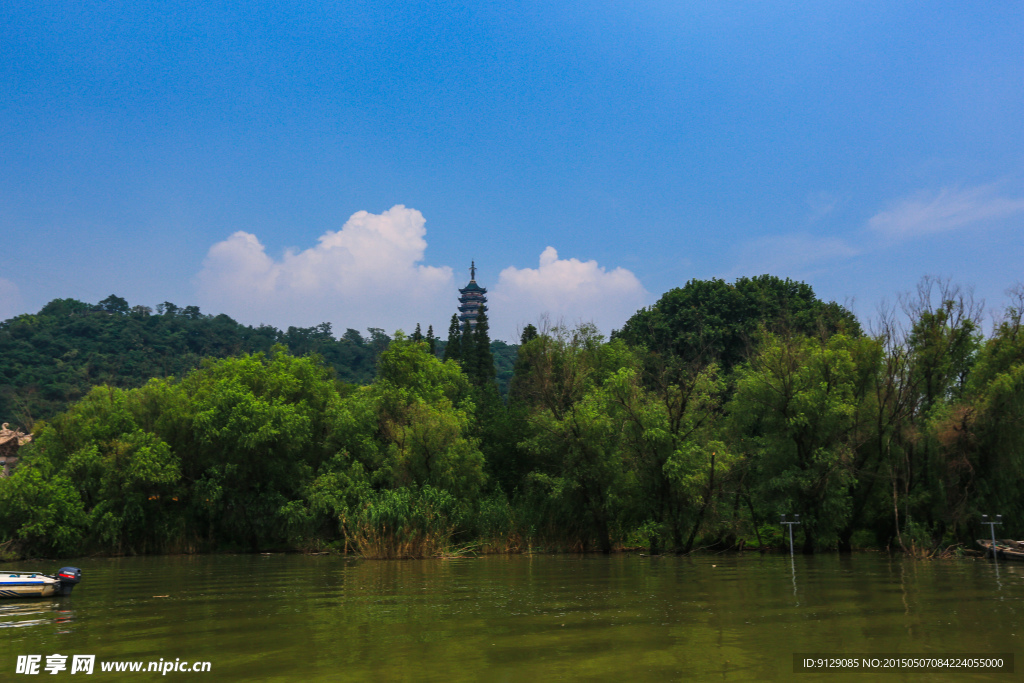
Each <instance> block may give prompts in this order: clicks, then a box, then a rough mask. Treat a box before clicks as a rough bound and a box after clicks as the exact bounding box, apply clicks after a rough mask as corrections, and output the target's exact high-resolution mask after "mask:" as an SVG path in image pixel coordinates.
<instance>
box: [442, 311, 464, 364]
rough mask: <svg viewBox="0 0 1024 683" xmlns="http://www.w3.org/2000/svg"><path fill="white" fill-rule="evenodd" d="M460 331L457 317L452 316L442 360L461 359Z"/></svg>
mask: <svg viewBox="0 0 1024 683" xmlns="http://www.w3.org/2000/svg"><path fill="white" fill-rule="evenodd" d="M461 337H462V330H461V329H460V328H459V316H457V315H455V314H454V313H453V314H452V321H451V324H450V325H448V343H447V344H446V345H445V347H444V359H445V360H454V361H458V360H461V359H462V339H461Z"/></svg>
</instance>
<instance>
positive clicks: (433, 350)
mask: <svg viewBox="0 0 1024 683" xmlns="http://www.w3.org/2000/svg"><path fill="white" fill-rule="evenodd" d="M427 348H429V349H430V355H431V356H435V355H437V338H436V337H434V326H433V325H430V326H428V327H427Z"/></svg>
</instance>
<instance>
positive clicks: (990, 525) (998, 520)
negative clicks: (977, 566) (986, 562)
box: [981, 515, 1003, 562]
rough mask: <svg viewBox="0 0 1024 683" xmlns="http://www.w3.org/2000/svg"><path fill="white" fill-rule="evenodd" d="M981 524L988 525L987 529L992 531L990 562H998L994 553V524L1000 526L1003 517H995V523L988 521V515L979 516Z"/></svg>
mask: <svg viewBox="0 0 1024 683" xmlns="http://www.w3.org/2000/svg"><path fill="white" fill-rule="evenodd" d="M981 523H982V524H988V528H989V529H990V530H991V531H992V561H993V562H998V559H997V557H998V555H997V553H996V524H999V525H1002V523H1003V516H1002V515H996V518H995V521H992V522H990V521H988V515H982V516H981Z"/></svg>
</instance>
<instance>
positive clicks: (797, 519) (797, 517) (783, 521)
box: [779, 514, 800, 556]
mask: <svg viewBox="0 0 1024 683" xmlns="http://www.w3.org/2000/svg"><path fill="white" fill-rule="evenodd" d="M793 517H794V520H795V521H792V522H787V521H786V515H779V523H780V524H787V525H789V554H790V556H792V555H793V525H794V524H799V523H800V515H799V514H796V515H793Z"/></svg>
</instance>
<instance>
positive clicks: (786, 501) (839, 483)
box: [729, 335, 862, 553]
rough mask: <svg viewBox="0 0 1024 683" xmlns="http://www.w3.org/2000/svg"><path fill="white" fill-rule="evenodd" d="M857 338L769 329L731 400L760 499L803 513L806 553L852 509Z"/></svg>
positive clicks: (832, 539) (834, 532)
mask: <svg viewBox="0 0 1024 683" xmlns="http://www.w3.org/2000/svg"><path fill="white" fill-rule="evenodd" d="M855 344H856V341H855V340H853V339H851V338H850V337H847V336H845V335H835V336H833V337H832V338H830V339H829V340H827V341H821V340H814V339H808V338H806V337H791V338H783V337H778V336H775V335H770V336H768V337H767V338H766V341H765V343H764V346H763V347H762V349H761V351H760V352H759V353H758V354H757V355H756V356H755V357H754V358H753V359H752V360H751V362H750V365H749V367H748V368H745V369H744V370H741V372H740V378H739V381H738V384H737V388H736V395H735V396H734V398H733V400H732V401H731V404H730V406H729V412H730V413H731V415H732V417H733V419H734V420H735V424H736V426H737V428H738V429H739V430H740V434H741V442H740V447H741V448H742V449H743V452H744V453H746V455H747V457H748V458H749V459H750V460H751V466H752V469H753V471H754V474H755V481H756V482H757V483H756V485H755V491H756V493H757V494H758V497H759V500H760V502H761V504H762V505H766V506H768V507H769V508H772V509H773V510H774V512H775V513H776V514H777V513H783V512H785V513H790V512H796V513H799V514H800V515H801V522H802V524H801V530H802V532H803V535H804V552H806V553H810V552H814V551H815V550H817V549H820V548H825V547H830V546H834V545H835V544H836V543H838V540H839V532H840V531H841V530H842V529H843V528H844V527H845V526H846V525H847V523H848V519H849V516H850V509H851V499H850V486H851V485H852V484H853V481H854V479H853V472H852V469H851V467H850V462H851V459H852V455H853V452H854V450H855V449H856V447H857V445H858V442H857V438H858V436H859V435H858V433H857V432H856V430H855V429H854V427H855V425H856V424H857V414H858V410H859V409H860V407H861V399H862V396H861V395H860V393H861V389H862V386H861V384H860V382H859V381H858V380H859V375H858V368H857V366H856V363H855V360H854V355H855V354H854V352H853V349H852V347H853V346H854V345H855Z"/></svg>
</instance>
